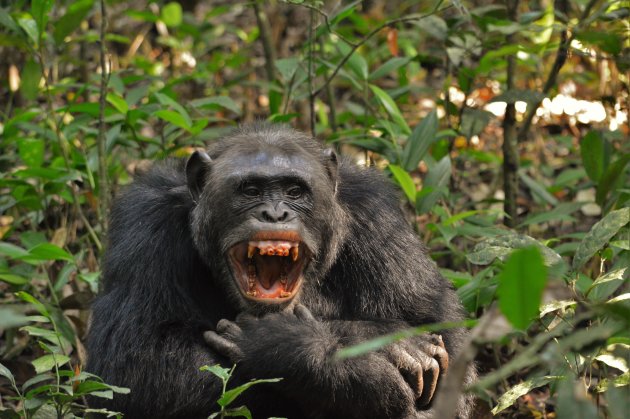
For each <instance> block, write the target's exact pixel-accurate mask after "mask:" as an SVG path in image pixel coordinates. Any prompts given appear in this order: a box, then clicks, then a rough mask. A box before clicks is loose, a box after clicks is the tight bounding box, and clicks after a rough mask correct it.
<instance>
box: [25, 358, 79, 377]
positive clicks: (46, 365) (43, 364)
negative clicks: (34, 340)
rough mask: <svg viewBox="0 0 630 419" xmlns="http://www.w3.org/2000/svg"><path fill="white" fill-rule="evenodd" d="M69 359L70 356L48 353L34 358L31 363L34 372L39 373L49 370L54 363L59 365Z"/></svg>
mask: <svg viewBox="0 0 630 419" xmlns="http://www.w3.org/2000/svg"><path fill="white" fill-rule="evenodd" d="M68 361H70V357H69V356H67V355H62V354H55V355H53V354H49V355H44V356H42V357H39V358H37V359H34V360H33V361H32V362H31V364H33V367H35V372H36V373H37V374H41V373H43V372H47V371H50V370H51V369H52V368H53V367H54V366H55V365H56V366H58V367H60V366H62V365H64V364H65V363H67V362H68Z"/></svg>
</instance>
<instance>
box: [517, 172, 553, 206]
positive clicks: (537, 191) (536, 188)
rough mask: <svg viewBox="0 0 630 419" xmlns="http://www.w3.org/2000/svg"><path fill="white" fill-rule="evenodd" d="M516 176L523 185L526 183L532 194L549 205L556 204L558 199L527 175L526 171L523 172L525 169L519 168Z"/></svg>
mask: <svg viewBox="0 0 630 419" xmlns="http://www.w3.org/2000/svg"><path fill="white" fill-rule="evenodd" d="M518 177H519V178H520V179H521V180H522V181H523V183H524V184H525V185H527V187H528V188H529V190H530V191H532V193H533V194H534V195H537V196H538V197H539V198H540V199H542V200H544V201H545V202H547V203H548V204H550V205H553V206H556V205H558V200H557V199H556V197H555V196H553V195H552V194H550V193H549V191H548V190H547V188H546V187H545V186H544V185H541V184H540V183H539V182H537V181H536V180H534V179H532V178H531V177H529V176H528V175H527V173H525V171H523V170H519V171H518Z"/></svg>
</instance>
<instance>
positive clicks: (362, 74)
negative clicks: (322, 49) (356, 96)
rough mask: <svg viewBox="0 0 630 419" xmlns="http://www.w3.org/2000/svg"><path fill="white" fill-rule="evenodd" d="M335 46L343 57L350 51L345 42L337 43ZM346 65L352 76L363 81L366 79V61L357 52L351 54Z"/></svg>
mask: <svg viewBox="0 0 630 419" xmlns="http://www.w3.org/2000/svg"><path fill="white" fill-rule="evenodd" d="M337 46H338V47H339V50H340V51H341V53H342V54H343V55H344V56H345V55H348V54H349V53H350V51H351V48H350V47H349V46H348V45H347V44H346V43H345V42H339V43H338V44H337ZM346 64H347V65H348V67H350V69H351V70H352V72H353V73H354V75H355V76H357V77H358V78H359V80H361V81H365V80H367V79H368V64H367V61H365V58H363V57H362V56H361V54H359V52H358V51H354V52H353V53H352V55H351V56H350V58H349V59H348V61H347V63H346Z"/></svg>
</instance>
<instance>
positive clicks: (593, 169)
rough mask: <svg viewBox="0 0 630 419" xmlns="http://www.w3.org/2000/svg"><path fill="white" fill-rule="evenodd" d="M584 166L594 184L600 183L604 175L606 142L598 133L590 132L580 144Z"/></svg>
mask: <svg viewBox="0 0 630 419" xmlns="http://www.w3.org/2000/svg"><path fill="white" fill-rule="evenodd" d="M580 153H581V154H582V164H584V169H585V170H586V174H587V175H588V177H590V178H591V179H592V180H593V182H595V183H597V182H599V179H600V178H601V177H602V174H603V173H604V161H605V159H604V140H603V139H602V137H601V136H600V135H599V133H598V132H597V131H589V132H588V134H586V136H584V138H583V139H582V141H581V142H580Z"/></svg>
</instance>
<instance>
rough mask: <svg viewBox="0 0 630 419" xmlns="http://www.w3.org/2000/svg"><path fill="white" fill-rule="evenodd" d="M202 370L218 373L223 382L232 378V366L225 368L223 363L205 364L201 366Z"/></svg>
mask: <svg viewBox="0 0 630 419" xmlns="http://www.w3.org/2000/svg"><path fill="white" fill-rule="evenodd" d="M199 370H200V371H208V372H211V373H212V374H214V375H216V376H217V377H219V378H220V379H221V381H223V382H227V381H228V380H229V379H230V368H223V367H222V366H221V365H219V364H216V365H204V366H203V367H201V368H199Z"/></svg>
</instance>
